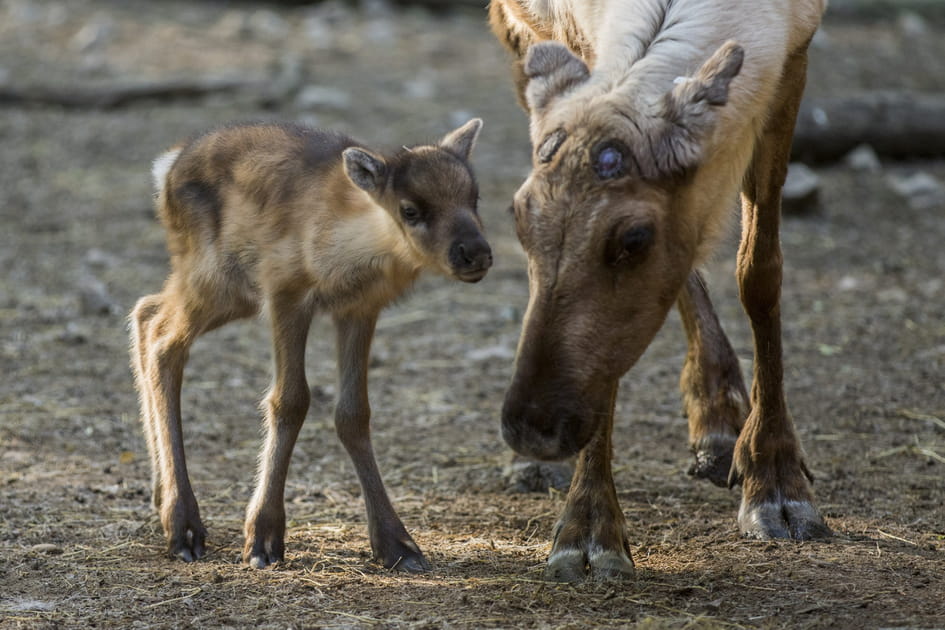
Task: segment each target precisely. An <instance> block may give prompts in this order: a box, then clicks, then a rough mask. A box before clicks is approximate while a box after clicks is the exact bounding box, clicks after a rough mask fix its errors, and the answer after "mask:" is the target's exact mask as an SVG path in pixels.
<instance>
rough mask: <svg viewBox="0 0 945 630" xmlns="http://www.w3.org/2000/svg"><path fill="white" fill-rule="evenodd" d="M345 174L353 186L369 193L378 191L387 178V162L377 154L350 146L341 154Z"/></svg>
mask: <svg viewBox="0 0 945 630" xmlns="http://www.w3.org/2000/svg"><path fill="white" fill-rule="evenodd" d="M341 155H342V158H343V159H344V168H345V174H346V175H347V176H348V179H350V180H351V181H352V182H353V183H354V185H355V186H357V187H358V188H361V189H362V190H365V191H367V192H369V193H376V192H379V191H380V190H381V189H382V188H383V187H384V183H385V181H386V180H387V163H385V162H384V159H383V158H382V157H380V156H378V155H374V154H373V153H371V152H370V151H367V150H365V149H362V148H360V147H350V148H348V149H345V151H344V153H342V154H341Z"/></svg>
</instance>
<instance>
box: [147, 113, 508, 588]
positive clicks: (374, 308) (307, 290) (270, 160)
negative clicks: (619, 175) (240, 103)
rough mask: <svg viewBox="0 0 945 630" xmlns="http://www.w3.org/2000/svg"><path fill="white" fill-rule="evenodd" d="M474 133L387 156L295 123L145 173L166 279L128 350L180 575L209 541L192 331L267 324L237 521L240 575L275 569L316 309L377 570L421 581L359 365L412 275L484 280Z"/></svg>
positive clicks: (222, 140)
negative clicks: (254, 456) (269, 344)
mask: <svg viewBox="0 0 945 630" xmlns="http://www.w3.org/2000/svg"><path fill="white" fill-rule="evenodd" d="M481 126H482V121H481V120H479V119H475V120H471V121H470V122H468V123H466V124H465V125H463V126H462V127H460V128H458V129H456V130H455V131H453V132H451V133H449V134H448V135H446V136H445V137H444V138H443V139H442V140H440V142H439V143H438V144H437V145H428V146H418V147H414V148H412V149H405V150H403V151H400V152H398V153H396V154H395V155H390V156H382V155H380V154H378V153H375V152H373V151H369V150H367V149H365V148H362V147H361V146H359V145H358V144H357V143H355V141H354V140H351V139H350V138H347V137H345V136H343V135H340V134H335V133H330V132H324V131H316V130H313V129H308V128H305V127H301V126H296V125H288V124H285V125H274V124H257V125H241V126H231V127H227V128H223V129H220V130H217V131H212V132H210V133H207V134H205V135H203V136H200V137H199V138H197V139H195V140H193V141H191V142H189V143H186V144H182V145H179V146H178V147H175V148H174V149H172V150H170V151H168V152H167V153H165V154H164V155H162V156H161V157H159V158H158V159H157V160H156V161H155V163H154V171H153V174H154V180H155V185H156V188H157V191H158V198H157V211H158V215H159V217H160V219H161V222H162V223H163V225H164V227H165V229H166V230H167V244H168V249H169V251H170V254H171V273H170V276H169V277H168V278H167V281H166V283H165V285H164V289H163V290H162V291H161V293H157V294H154V295H149V296H146V297H143V298H141V299H140V300H139V301H138V303H137V305H136V306H135V308H134V311H133V312H132V314H131V329H132V330H131V353H132V363H133V367H134V372H135V380H136V385H137V388H138V392H139V396H140V402H141V417H142V422H143V424H144V432H145V436H146V438H147V443H148V450H149V453H150V457H151V465H152V471H153V492H154V495H153V501H154V505H155V508H156V509H158V511H159V512H160V516H161V524H162V525H163V528H164V533H165V535H166V537H167V541H168V551H169V553H170V555H171V556H176V557H179V558H181V559H183V560H184V561H187V562H190V561H193V560H196V559H198V558H200V557H201V556H202V555H203V554H204V552H205V547H204V541H205V538H206V529H205V528H204V526H203V523H202V521H201V520H200V512H199V509H198V507H197V501H196V498H195V497H194V493H193V490H192V488H191V485H190V480H189V478H188V475H187V467H186V464H185V459H184V443H183V436H182V432H181V410H180V390H181V382H182V377H183V371H184V365H185V363H186V362H187V357H188V352H189V349H190V346H191V344H192V343H193V342H194V340H195V339H196V338H197V337H198V336H199V335H201V334H203V333H205V332H207V331H209V330H212V329H214V328H217V327H219V326H222V325H223V324H225V323H227V322H229V321H232V320H235V319H238V318H245V317H249V316H251V315H254V314H257V313H258V312H260V311H261V310H265V311H266V313H267V315H268V319H269V320H270V322H271V326H272V338H273V353H274V366H275V375H274V380H273V385H272V387H271V389H270V390H269V393H268V395H267V396H266V399H265V405H264V408H265V416H266V417H265V426H266V437H265V444H264V446H263V449H262V452H261V454H260V459H259V473H258V479H257V485H256V490H255V492H254V493H253V497H252V499H251V500H250V503H249V507H248V508H247V512H246V524H245V535H246V542H245V546H244V548H243V561H244V562H247V563H249V564H250V565H252V566H253V567H256V568H262V567H265V566H267V565H269V564H271V563H274V562H278V561H280V560H282V559H283V558H284V549H285V542H284V538H285V507H284V501H283V494H284V489H285V479H286V473H287V471H288V467H289V459H290V457H291V455H292V448H293V446H294V444H295V440H296V437H297V436H298V433H299V429H300V428H301V427H302V422H303V421H304V419H305V415H306V413H307V411H308V406H309V399H310V394H309V387H308V384H307V382H306V379H305V366H304V353H305V343H306V338H307V335H308V330H309V325H310V323H311V319H312V317H313V315H314V314H315V313H316V312H317V311H327V312H329V313H330V314H331V315H332V317H333V319H334V322H335V326H336V330H337V352H338V374H339V382H340V384H339V390H338V401H337V407H336V409H335V428H336V430H337V433H338V436H339V438H340V439H341V442H342V444H344V446H345V449H347V451H348V454H349V455H350V456H351V459H352V460H353V462H354V466H355V470H356V471H357V474H358V478H359V480H360V482H361V487H362V489H363V491H364V500H365V504H366V507H367V516H368V529H369V533H370V538H371V547H372V548H373V552H374V557H375V558H376V559H377V560H379V561H380V562H382V563H383V565H384V566H385V567H387V568H392V567H396V568H397V569H400V570H406V571H422V570H427V569H429V564H428V563H427V561H426V559H425V558H424V557H423V554H422V553H421V551H420V549H419V548H418V547H417V545H416V543H414V541H413V540H412V539H411V537H410V535H409V534H408V533H407V530H406V529H405V528H404V525H403V523H402V522H401V521H400V519H399V517H398V516H397V514H396V512H395V511H394V508H393V506H392V505H391V503H390V500H389V499H388V497H387V494H386V492H385V490H384V486H383V483H382V481H381V477H380V473H379V472H378V468H377V463H376V461H375V459H374V454H373V450H372V447H371V439H370V430H369V424H368V422H369V418H370V406H369V404H368V397H367V366H368V355H369V349H370V345H371V339H372V337H373V333H374V325H375V322H376V321H377V316H378V313H379V312H380V310H381V309H382V308H383V307H384V306H385V305H387V304H388V303H390V302H391V301H392V300H394V299H395V298H397V297H398V296H400V295H401V294H402V293H403V292H404V291H405V290H406V289H407V288H408V287H410V286H411V285H412V284H413V282H414V280H415V279H416V278H417V276H418V274H419V273H420V271H421V270H423V269H431V270H437V271H440V272H442V273H445V274H446V275H448V276H452V277H454V278H457V279H459V280H462V281H464V282H477V281H478V280H480V279H482V278H483V277H484V276H485V275H486V272H487V270H488V269H489V267H490V266H491V264H492V252H491V250H490V248H489V244H488V243H487V242H486V240H485V238H484V237H483V235H482V232H481V227H482V225H481V221H480V219H479V216H478V214H477V209H476V204H477V198H478V190H477V186H476V180H475V177H474V176H473V173H472V170H471V168H470V166H469V156H470V153H471V151H472V149H473V146H474V144H475V142H476V138H477V137H478V135H479V130H480V129H481Z"/></svg>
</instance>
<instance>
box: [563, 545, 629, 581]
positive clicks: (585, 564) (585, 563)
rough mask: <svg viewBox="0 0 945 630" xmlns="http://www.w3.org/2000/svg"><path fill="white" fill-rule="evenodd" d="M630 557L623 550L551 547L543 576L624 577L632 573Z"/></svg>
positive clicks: (621, 578)
mask: <svg viewBox="0 0 945 630" xmlns="http://www.w3.org/2000/svg"><path fill="white" fill-rule="evenodd" d="M633 574H634V568H633V560H631V559H630V556H629V554H627V553H626V552H625V551H624V550H622V549H618V550H613V549H602V548H600V547H596V548H591V549H579V548H565V549H558V548H555V550H554V551H552V552H551V555H550V556H548V566H547V567H546V568H545V579H546V580H547V581H549V582H572V583H573V582H580V581H582V580H584V579H585V578H589V579H591V580H594V581H596V582H609V581H614V580H626V579H630V578H632V577H633Z"/></svg>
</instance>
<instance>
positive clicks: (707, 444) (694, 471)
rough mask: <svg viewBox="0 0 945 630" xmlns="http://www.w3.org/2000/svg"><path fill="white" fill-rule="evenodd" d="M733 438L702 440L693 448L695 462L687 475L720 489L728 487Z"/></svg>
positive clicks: (719, 437)
mask: <svg viewBox="0 0 945 630" xmlns="http://www.w3.org/2000/svg"><path fill="white" fill-rule="evenodd" d="M734 450H735V438H734V437H727V436H726V437H723V436H713V437H711V438H706V439H704V440H702V441H701V442H700V443H699V445H698V446H697V447H695V448H693V456H694V457H695V459H696V461H694V462H693V463H692V465H691V466H690V467H689V470H688V471H687V473H688V474H689V475H690V476H692V477H696V478H697V479H706V480H708V481H711V482H712V483H713V484H715V485H716V486H718V487H720V488H727V487H730V483H729V473H730V472H731V470H732V453H733V452H734Z"/></svg>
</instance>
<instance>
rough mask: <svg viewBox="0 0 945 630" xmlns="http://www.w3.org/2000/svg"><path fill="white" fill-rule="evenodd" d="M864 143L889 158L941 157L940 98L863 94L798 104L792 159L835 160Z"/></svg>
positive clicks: (944, 115)
mask: <svg viewBox="0 0 945 630" xmlns="http://www.w3.org/2000/svg"><path fill="white" fill-rule="evenodd" d="M864 143H865V144H868V145H870V146H871V147H873V149H874V150H875V151H876V153H878V154H879V155H883V156H886V157H891V158H908V157H940V156H943V155H945V94H924V93H910V92H865V93H860V94H855V95H851V96H844V97H837V98H829V99H806V100H805V101H804V102H803V103H802V104H801V111H800V113H799V114H798V118H797V126H796V127H795V130H794V145H793V149H792V156H793V158H794V159H796V160H801V161H805V162H811V161H813V162H823V161H829V160H836V159H838V158H841V157H843V156H844V155H846V154H847V153H849V152H850V150H852V149H853V148H855V147H856V146H857V145H860V144H864Z"/></svg>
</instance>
